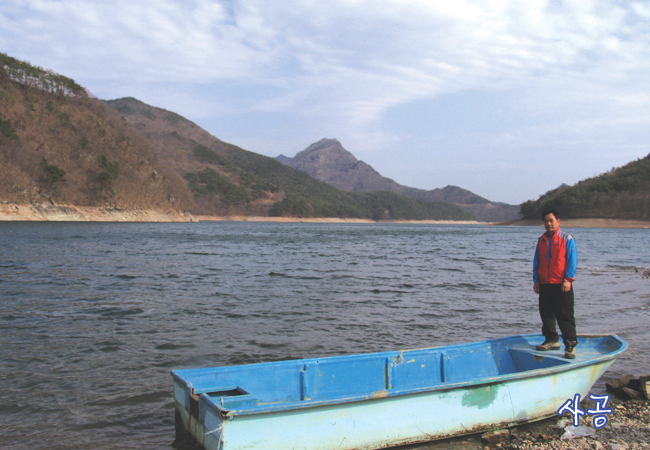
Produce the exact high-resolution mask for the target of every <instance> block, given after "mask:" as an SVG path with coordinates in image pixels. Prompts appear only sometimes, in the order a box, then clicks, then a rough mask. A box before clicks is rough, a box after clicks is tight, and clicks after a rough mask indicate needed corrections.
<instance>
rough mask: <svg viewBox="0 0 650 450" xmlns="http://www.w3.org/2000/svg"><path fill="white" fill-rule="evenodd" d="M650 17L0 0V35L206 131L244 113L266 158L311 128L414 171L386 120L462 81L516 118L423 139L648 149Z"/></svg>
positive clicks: (609, 6)
mask: <svg viewBox="0 0 650 450" xmlns="http://www.w3.org/2000/svg"><path fill="white" fill-rule="evenodd" d="M649 22H650V7H649V6H648V4H647V3H646V2H633V3H629V4H626V3H621V2H618V1H614V0H563V1H560V0H529V1H524V0H518V1H510V0H493V1H486V0H457V1H442V0H439V1H436V0H399V1H398V0H384V1H376V0H330V1H327V2H315V1H311V0H309V1H308V0H294V1H282V2H278V1H271V0H246V1H242V0H221V1H217V0H192V1H182V0H158V1H156V2H151V1H144V0H130V1H127V0H94V1H79V0H60V1H46V0H5V1H4V2H3V3H2V5H0V46H1V47H2V49H3V51H5V52H7V53H8V54H10V55H11V56H15V57H18V58H21V59H27V60H30V61H31V62H32V63H35V64H37V65H40V66H43V67H46V68H49V69H53V70H56V71H59V72H61V73H64V74H65V75H68V76H71V77H72V78H75V79H76V80H77V81H78V82H80V83H82V84H84V85H85V86H86V87H88V88H89V89H90V90H91V91H92V92H94V93H96V94H97V95H99V96H100V97H102V98H115V97H118V96H124V95H134V96H136V97H137V96H142V98H141V99H142V100H144V101H148V102H153V104H155V105H156V106H161V107H164V108H167V109H172V110H175V111H177V112H180V113H182V114H184V115H187V116H188V118H190V119H192V120H195V121H197V122H199V123H203V124H204V126H205V127H206V128H209V127H210V126H215V127H216V128H218V127H217V126H216V125H214V124H217V123H222V124H223V123H225V122H228V123H234V122H235V121H236V120H238V121H239V122H241V123H245V124H246V125H248V126H249V131H248V132H247V133H245V132H244V128H243V127H244V126H243V125H241V130H242V131H240V132H239V134H237V133H233V134H232V138H233V139H238V141H236V142H235V143H236V144H239V145H245V142H255V143H256V145H257V146H258V148H257V149H254V150H257V151H263V152H266V153H267V154H274V153H276V151H275V150H277V149H278V148H282V149H283V150H284V151H285V152H286V146H287V145H288V142H291V140H292V138H291V136H292V135H293V136H295V142H296V143H298V142H300V143H302V142H304V140H305V139H306V138H305V135H306V134H311V135H313V140H314V141H315V140H317V139H319V138H321V137H324V136H328V137H337V138H339V139H340V140H342V141H343V143H344V145H346V146H348V147H349V149H350V150H351V151H353V153H355V152H357V151H359V152H362V153H365V154H366V155H369V154H370V152H371V150H372V151H373V152H372V155H373V156H372V157H373V158H375V160H376V161H377V162H376V164H377V165H379V164H383V161H389V160H390V158H391V157H393V158H394V156H392V155H393V154H394V152H395V150H396V149H399V151H400V152H402V153H401V155H400V158H403V156H402V154H403V152H409V156H408V158H410V159H412V160H414V166H413V169H412V170H414V171H418V170H422V168H421V166H422V165H418V163H417V160H418V158H419V159H424V158H425V156H423V155H424V154H425V153H426V152H431V151H432V150H431V146H428V147H427V146H424V145H423V144H422V145H420V146H415V145H413V146H412V147H409V145H410V144H412V143H413V140H412V138H411V137H410V136H409V134H408V133H406V132H404V131H401V130H400V129H398V127H391V126H387V124H386V122H385V120H386V117H388V116H390V114H391V113H392V112H394V111H397V110H399V111H400V114H404V115H409V114H413V113H414V111H416V110H418V109H417V108H415V107H413V105H415V104H418V103H421V102H431V104H432V105H433V106H432V107H433V108H435V107H436V106H435V100H436V99H437V98H440V97H441V96H457V98H458V99H459V100H458V101H463V102H467V103H466V105H465V107H466V108H469V109H471V108H473V107H474V106H473V105H472V100H471V95H469V96H468V95H465V93H468V92H469V93H471V92H477V93H485V92H502V93H503V94H504V98H506V97H507V98H508V99H510V103H509V105H508V107H507V109H508V111H509V115H508V117H507V120H508V126H505V125H504V127H499V128H505V129H499V130H495V131H494V132H493V133H490V132H481V133H478V134H477V133H474V132H473V131H472V130H471V129H470V126H471V127H473V126H476V124H467V123H463V122H462V119H460V120H461V121H460V122H458V124H457V126H456V127H453V128H454V129H455V130H456V133H457V134H455V135H435V136H434V135H429V134H427V133H429V131H428V130H427V129H422V130H421V133H422V134H423V136H424V137H423V138H422V139H420V142H425V141H427V142H433V141H436V140H437V142H441V143H443V142H446V143H448V144H447V145H453V147H454V148H456V149H458V148H460V147H462V146H463V145H466V146H467V149H468V151H470V150H469V149H472V148H477V147H475V145H477V146H478V147H480V148H485V147H486V146H490V145H495V144H493V143H495V142H499V143H500V144H499V145H505V147H506V148H510V149H511V151H512V152H515V151H517V152H519V153H526V152H533V151H535V150H536V149H537V148H539V147H543V146H545V145H546V146H555V145H557V146H562V143H564V144H565V145H564V146H565V147H566V148H569V147H570V148H572V149H573V150H572V151H574V152H580V151H581V150H580V148H581V144H582V145H583V146H584V147H588V146H590V145H591V144H592V142H593V141H594V140H598V141H599V142H610V143H611V144H610V145H611V146H612V147H613V146H614V145H615V143H616V142H618V148H639V147H640V144H639V143H638V142H632V140H633V139H639V137H640V136H645V133H644V131H643V127H645V126H646V124H647V121H648V113H647V112H646V111H649V109H648V106H650V96H649V95H648V94H647V93H648V92H650V90H649V89H648V88H650V86H649V85H648V83H649V82H648V81H647V80H650V60H649V58H648V54H650V26H649V25H650V23H649ZM418 111H419V112H420V113H421V112H422V111H421V109H420V110H418ZM436 115H438V116H439V115H440V112H438V114H433V116H436ZM271 116H273V117H275V118H276V120H275V122H279V121H284V124H283V125H282V126H280V125H278V124H277V123H276V124H274V125H273V124H272V125H270V124H269V123H268V122H269V118H270V117H271ZM272 122H273V121H272ZM608 124H618V127H620V128H618V129H617V127H616V126H614V125H608ZM388 125H390V124H388ZM464 127H465V128H464ZM621 129H624V130H625V132H626V134H623V133H622V131H621ZM280 130H281V132H280ZM459 130H460V131H459ZM210 131H213V130H210ZM438 131H439V132H440V130H438ZM214 132H216V131H214ZM254 133H259V134H258V135H257V136H254V137H251V136H250V135H251V134H254ZM280 134H282V135H281V136H280ZM470 135H471V136H470ZM477 136H479V137H477ZM503 136H509V137H508V139H505V140H503ZM595 136H598V138H597V139H595ZM219 137H222V136H219ZM346 139H347V142H346ZM471 139H484V141H483V142H482V144H481V143H476V142H474V141H472V140H471ZM454 140H456V142H455V143H453V141H454ZM628 141H629V142H628ZM505 142H507V143H508V144H507V145H506V144H504V143H505ZM533 142H534V144H533ZM400 144H403V145H404V147H400ZM296 145H298V144H296ZM301 145H302V144H301ZM601 147H603V148H604V146H601ZM448 148H451V147H448ZM299 150H301V148H295V149H294V152H297V151H299ZM603 151H609V152H616V151H617V150H616V149H615V148H609V149H605V150H603ZM475 152H476V157H477V158H478V159H479V160H483V161H487V159H486V158H488V156H486V155H484V154H481V152H480V151H479V150H475ZM359 156H360V157H363V156H364V155H359ZM639 156H641V155H639ZM367 162H369V163H371V164H372V163H373V161H367ZM490 164H492V161H490ZM390 166H391V164H390V163H387V164H386V167H390ZM493 170H505V169H504V165H503V164H498V163H497V162H495V164H494V165H493ZM605 170H606V169H605ZM386 175H388V176H391V174H390V173H388V174H386ZM457 176H458V177H459V178H461V180H459V181H458V182H457V183H453V184H457V185H462V177H463V176H464V173H463V171H462V170H460V169H459V171H458V172H457ZM393 178H395V176H393ZM423 178H424V177H423ZM398 181H399V180H398ZM406 181H407V180H402V182H406ZM567 181H570V180H567ZM431 187H435V186H431Z"/></svg>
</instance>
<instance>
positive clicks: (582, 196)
mask: <svg viewBox="0 0 650 450" xmlns="http://www.w3.org/2000/svg"><path fill="white" fill-rule="evenodd" d="M549 208H555V209H557V210H558V212H559V213H560V214H561V215H562V217H563V218H607V219H627V220H650V154H648V156H646V157H645V158H642V159H638V160H636V161H633V162H631V163H629V164H627V165H625V166H623V167H619V168H615V169H612V170H610V171H609V172H607V173H605V174H602V175H600V176H597V177H594V178H589V179H586V180H583V181H580V182H579V183H577V184H575V185H573V186H566V185H564V186H561V187H559V188H557V189H554V190H552V191H549V192H547V193H546V194H544V195H542V196H541V197H540V198H539V199H537V200H535V201H533V200H529V201H527V202H525V203H523V204H522V205H521V216H522V218H524V219H538V218H539V215H540V214H541V212H542V211H544V210H546V209H549Z"/></svg>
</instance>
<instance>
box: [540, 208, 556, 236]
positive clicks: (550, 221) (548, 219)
mask: <svg viewBox="0 0 650 450" xmlns="http://www.w3.org/2000/svg"><path fill="white" fill-rule="evenodd" d="M542 219H543V220H544V228H546V232H547V233H548V234H553V233H555V232H556V231H557V230H559V229H560V216H559V214H558V213H557V211H556V210H554V209H549V210H547V211H544V212H543V213H542Z"/></svg>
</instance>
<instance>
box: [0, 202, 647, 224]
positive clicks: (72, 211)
mask: <svg viewBox="0 0 650 450" xmlns="http://www.w3.org/2000/svg"><path fill="white" fill-rule="evenodd" d="M0 222H306V223H417V224H455V225H510V226H538V227H540V228H541V227H542V221H541V219H540V220H513V221H508V222H499V223H486V222H476V221H466V220H464V221H457V220H382V221H376V220H371V219H349V218H336V217H331V218H327V217H321V218H313V217H310V218H298V217H268V216H202V215H192V214H189V213H184V212H181V211H161V210H144V209H133V208H110V207H89V206H72V205H53V204H38V205H28V204H14V203H0ZM562 226H563V227H565V228H641V229H649V228H650V221H641V220H619V219H563V220H562Z"/></svg>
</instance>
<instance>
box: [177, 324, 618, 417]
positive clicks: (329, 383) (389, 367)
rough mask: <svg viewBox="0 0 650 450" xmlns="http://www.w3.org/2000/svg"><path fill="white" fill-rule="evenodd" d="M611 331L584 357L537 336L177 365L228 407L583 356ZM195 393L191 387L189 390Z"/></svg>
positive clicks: (432, 384)
mask: <svg viewBox="0 0 650 450" xmlns="http://www.w3.org/2000/svg"><path fill="white" fill-rule="evenodd" d="M617 342H618V341H616V340H614V339H612V337H611V336H604V337H602V339H592V340H587V341H585V340H583V341H582V342H581V344H582V348H580V347H579V351H578V355H580V357H579V358H577V359H575V360H568V359H565V358H563V351H557V352H539V351H536V350H535V346H536V345H537V344H539V343H541V342H540V339H539V336H536V337H535V338H532V337H531V336H513V337H510V338H507V339H503V340H498V339H497V340H490V341H482V342H476V343H470V344H462V345H455V346H448V347H438V348H428V349H416V350H405V351H394V352H381V353H370V354H361V355H345V356H334V357H327V358H311V359H302V360H291V361H279V362H271V363H261V364H251V365H241V366H225V367H216V368H209V369H186V370H180V371H175V377H177V378H178V379H183V380H185V381H186V382H189V383H188V386H191V390H192V392H191V394H194V395H195V396H196V395H199V394H206V395H207V397H208V399H207V400H208V401H209V402H211V403H213V404H214V405H215V406H216V407H217V408H219V409H221V410H222V411H231V410H239V409H250V408H257V407H260V408H262V407H268V406H270V405H282V404H283V405H285V406H286V405H287V404H291V403H300V402H314V401H322V402H325V403H327V402H332V403H333V402H339V401H342V400H348V399H349V400H352V399H360V400H362V399H364V398H376V397H387V396H391V395H397V394H408V393H411V392H413V393H414V392H420V391H423V390H431V389H437V388H446V387H449V386H452V385H454V386H458V385H459V384H463V383H466V384H476V383H481V382H494V381H497V380H498V379H499V378H502V377H508V376H509V375H513V374H515V376H516V374H523V373H527V372H530V371H536V370H545V369H553V368H557V367H558V366H567V365H571V364H578V363H580V361H584V360H585V359H586V358H593V357H597V356H599V355H601V356H602V355H604V354H607V353H611V352H612V351H614V350H616V348H617V345H618V344H617ZM188 395H189V394H188Z"/></svg>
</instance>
